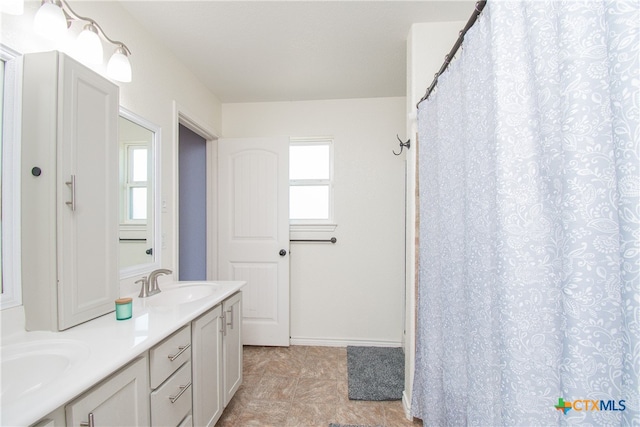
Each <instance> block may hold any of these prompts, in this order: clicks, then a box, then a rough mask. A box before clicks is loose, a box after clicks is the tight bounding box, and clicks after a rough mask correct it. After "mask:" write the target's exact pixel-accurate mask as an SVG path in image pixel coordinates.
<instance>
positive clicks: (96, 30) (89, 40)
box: [33, 0, 131, 82]
mask: <svg viewBox="0 0 640 427" xmlns="http://www.w3.org/2000/svg"><path fill="white" fill-rule="evenodd" d="M75 21H80V22H82V21H84V22H86V24H85V26H84V28H83V30H82V32H81V33H80V35H78V38H77V39H76V43H77V48H78V51H79V54H80V56H81V57H82V58H83V59H84V60H85V61H86V62H89V63H92V64H97V63H100V62H102V60H103V55H104V53H103V50H102V40H101V37H100V36H102V38H103V39H104V40H106V41H107V42H109V43H111V44H112V45H114V46H116V49H115V51H114V53H113V55H112V56H111V59H109V63H108V64H107V75H108V76H109V77H110V78H112V79H114V80H118V81H121V82H130V81H131V63H130V62H129V55H131V51H130V50H129V48H128V47H127V46H126V45H125V44H124V43H122V42H119V41H114V40H112V39H110V38H109V36H107V35H106V34H105V32H104V30H103V29H102V27H100V25H98V23H97V22H96V21H94V20H93V19H91V18H85V17H84V16H80V15H78V14H77V13H75V12H74V11H73V10H72V9H71V7H69V4H68V3H67V2H66V1H65V0H42V5H41V6H40V9H38V12H37V13H36V16H35V19H34V21H33V25H34V29H35V32H36V33H37V34H40V35H42V36H44V37H47V38H51V39H54V40H55V39H59V38H60V37H61V36H63V35H64V32H65V31H66V30H67V29H68V28H70V27H71V24H73V23H74V22H75Z"/></svg>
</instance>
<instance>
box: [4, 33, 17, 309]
mask: <svg viewBox="0 0 640 427" xmlns="http://www.w3.org/2000/svg"><path fill="white" fill-rule="evenodd" d="M0 58H1V59H2V61H4V62H5V73H4V82H3V84H4V91H3V93H4V95H3V100H2V102H4V105H3V109H2V111H3V118H2V123H3V125H2V131H3V135H2V150H3V152H2V205H3V210H2V275H3V276H4V277H3V281H2V282H3V285H2V286H3V289H2V291H3V292H2V294H0V309H5V308H10V307H16V306H19V305H21V304H22V275H21V273H20V269H21V245H20V230H21V228H20V224H21V223H20V135H21V124H22V115H21V110H22V98H21V96H20V94H21V88H22V80H21V76H22V56H21V55H20V53H19V52H16V51H14V50H13V49H11V48H9V47H7V46H5V45H3V44H1V43H0Z"/></svg>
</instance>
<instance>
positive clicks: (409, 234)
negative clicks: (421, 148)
mask: <svg viewBox="0 0 640 427" xmlns="http://www.w3.org/2000/svg"><path fill="white" fill-rule="evenodd" d="M464 26H465V22H462V21H452V22H432V23H423V24H414V25H413V26H412V27H411V31H410V33H409V37H408V39H407V98H406V99H407V121H406V127H407V135H411V142H412V144H413V145H412V149H411V150H410V151H409V152H408V153H407V157H406V160H407V178H406V185H407V203H406V216H407V220H406V221H407V231H406V253H407V256H406V283H407V291H406V301H405V310H406V312H407V316H406V320H405V334H406V335H405V391H404V396H403V402H404V405H405V410H406V411H407V413H409V410H410V406H411V392H412V388H413V387H412V386H413V373H414V367H415V311H416V294H415V290H416V276H415V268H416V260H417V253H416V241H417V240H416V232H415V225H416V217H417V209H416V197H415V194H416V189H417V188H416V167H417V153H418V138H417V130H418V129H417V122H416V113H417V108H416V104H417V103H418V101H419V100H420V99H421V98H422V97H423V96H424V94H425V91H426V89H427V88H428V87H429V85H431V81H432V80H433V77H434V74H435V73H437V72H438V70H439V69H440V67H441V66H442V63H443V61H444V57H445V55H446V54H447V53H449V51H450V50H451V48H452V47H453V45H454V44H455V41H456V39H457V38H458V32H459V31H460V30H462V29H463V28H464Z"/></svg>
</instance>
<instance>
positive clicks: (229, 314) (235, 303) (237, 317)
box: [222, 292, 242, 407]
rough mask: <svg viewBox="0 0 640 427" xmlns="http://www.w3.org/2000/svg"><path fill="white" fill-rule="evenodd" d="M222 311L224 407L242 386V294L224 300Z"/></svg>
mask: <svg viewBox="0 0 640 427" xmlns="http://www.w3.org/2000/svg"><path fill="white" fill-rule="evenodd" d="M222 311H223V321H224V327H223V328H222V344H223V345H222V364H223V366H224V375H223V390H224V406H225V407H226V406H227V404H229V401H231V398H233V395H234V394H235V393H236V391H238V388H239V387H240V385H241V384H242V293H241V292H238V293H236V294H234V295H232V296H231V297H229V298H227V299H226V300H224V301H223V303H222Z"/></svg>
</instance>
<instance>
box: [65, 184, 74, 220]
mask: <svg viewBox="0 0 640 427" xmlns="http://www.w3.org/2000/svg"><path fill="white" fill-rule="evenodd" d="M65 184H66V185H67V186H69V188H70V189H71V201H70V202H65V204H66V205H67V206H69V207H70V208H71V210H72V211H74V212H75V210H76V176H75V175H71V180H70V181H66V182H65Z"/></svg>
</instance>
